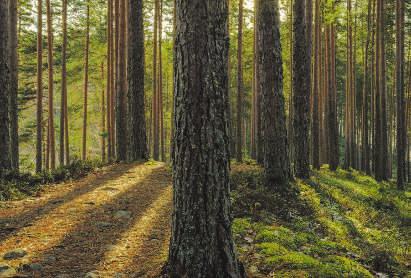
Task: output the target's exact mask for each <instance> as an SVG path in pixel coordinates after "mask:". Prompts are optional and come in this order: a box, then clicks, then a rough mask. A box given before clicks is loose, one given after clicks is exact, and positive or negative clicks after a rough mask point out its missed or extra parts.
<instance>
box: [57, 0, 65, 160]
mask: <svg viewBox="0 0 411 278" xmlns="http://www.w3.org/2000/svg"><path fill="white" fill-rule="evenodd" d="M62 7H63V11H62V14H63V19H62V22H63V45H62V48H61V106H60V110H61V113H60V146H59V147H60V156H59V158H60V165H64V163H65V155H66V151H65V142H64V141H65V132H66V127H65V125H66V123H65V121H66V112H67V110H66V103H67V65H66V60H67V0H63V3H62Z"/></svg>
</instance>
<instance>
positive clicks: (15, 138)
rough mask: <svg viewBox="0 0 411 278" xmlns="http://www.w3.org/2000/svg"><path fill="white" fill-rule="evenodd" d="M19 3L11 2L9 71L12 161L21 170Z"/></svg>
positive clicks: (14, 167) (16, 168)
mask: <svg viewBox="0 0 411 278" xmlns="http://www.w3.org/2000/svg"><path fill="white" fill-rule="evenodd" d="M17 35H18V34H17V1H11V0H9V57H10V62H9V69H10V91H9V100H10V108H9V109H10V111H9V113H10V149H11V151H10V152H11V153H10V156H11V157H10V159H11V167H12V168H13V169H15V170H18V169H19V133H18V130H19V120H18V103H17V99H18V97H17V95H18V64H19V63H18V53H17V51H18V37H17Z"/></svg>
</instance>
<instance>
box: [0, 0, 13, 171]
mask: <svg viewBox="0 0 411 278" xmlns="http://www.w3.org/2000/svg"><path fill="white" fill-rule="evenodd" d="M8 11H9V7H8V1H7V0H0V107H1V109H0V175H1V174H2V172H4V171H5V170H8V169H10V167H11V159H10V134H9V93H10V79H9V65H8V64H9V56H8V55H9V53H8V49H9V44H8V40H9V30H8V28H9V27H8V26H9V18H8Z"/></svg>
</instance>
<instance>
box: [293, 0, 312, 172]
mask: <svg viewBox="0 0 411 278" xmlns="http://www.w3.org/2000/svg"><path fill="white" fill-rule="evenodd" d="M310 7H311V0H307V9H309V8H310ZM308 14H310V12H308ZM309 18H310V17H309V16H308V17H307V18H306V9H305V2H304V1H294V27H293V30H294V51H293V91H294V95H293V105H294V119H293V126H294V144H295V145H294V148H295V171H296V173H295V174H296V177H298V178H303V179H305V178H309V177H310V158H309V156H310V151H309V149H310V148H309V126H310V122H309V111H310V82H311V81H310V74H309V73H310V71H311V69H310V68H311V63H310V60H311V59H310V45H311V34H309V30H310V27H308V25H311V21H310V20H309ZM307 27H308V28H307Z"/></svg>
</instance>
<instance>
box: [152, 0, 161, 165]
mask: <svg viewBox="0 0 411 278" xmlns="http://www.w3.org/2000/svg"><path fill="white" fill-rule="evenodd" d="M159 6H160V3H159V0H154V30H153V104H152V109H153V124H152V125H153V128H152V130H153V136H152V137H153V158H154V160H159V158H160V146H159V145H160V138H159V132H158V130H159V128H158V122H159V121H158V110H159V107H158V80H157V79H158V73H157V70H158V68H157V66H158V61H157V55H158V14H159Z"/></svg>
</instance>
